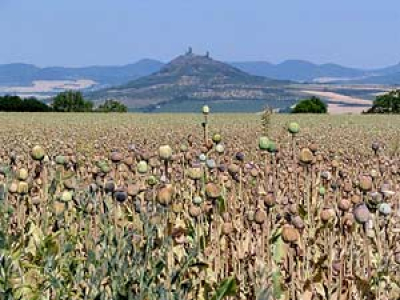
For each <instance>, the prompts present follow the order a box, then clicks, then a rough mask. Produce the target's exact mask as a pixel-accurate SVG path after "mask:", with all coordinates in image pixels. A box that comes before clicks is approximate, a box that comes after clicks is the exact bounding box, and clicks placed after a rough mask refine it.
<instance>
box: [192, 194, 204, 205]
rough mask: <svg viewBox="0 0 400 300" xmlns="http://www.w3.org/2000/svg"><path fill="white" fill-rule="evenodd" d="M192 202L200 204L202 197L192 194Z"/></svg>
mask: <svg viewBox="0 0 400 300" xmlns="http://www.w3.org/2000/svg"><path fill="white" fill-rule="evenodd" d="M192 203H193V204H195V205H201V204H202V203H203V199H202V198H201V197H200V196H194V197H193V199H192Z"/></svg>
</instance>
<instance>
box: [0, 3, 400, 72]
mask: <svg viewBox="0 0 400 300" xmlns="http://www.w3.org/2000/svg"><path fill="white" fill-rule="evenodd" d="M0 40H1V44H0V64H1V63H11V62H26V63H33V64H37V65H39V66H50V65H64V66H84V65H94V64H97V65H109V64H126V63H131V62H135V61H136V60H138V59H141V58H154V59H159V60H162V61H168V60H169V59H171V58H173V57H174V56H176V55H178V54H180V53H183V52H184V51H185V50H186V48H187V47H188V46H189V45H191V46H193V48H194V51H195V52H199V53H202V52H205V51H206V50H209V51H210V52H211V55H212V56H213V57H215V58H218V59H221V60H225V61H249V60H266V61H270V62H273V63H277V62H281V61H283V60H286V59H306V60H311V61H313V62H317V63H326V62H335V63H340V64H344V65H348V66H355V67H368V68H372V67H380V66H386V65H391V64H395V63H398V62H399V61H400V1H399V0H0Z"/></svg>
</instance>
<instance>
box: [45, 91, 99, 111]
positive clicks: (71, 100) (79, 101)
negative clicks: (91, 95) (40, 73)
mask: <svg viewBox="0 0 400 300" xmlns="http://www.w3.org/2000/svg"><path fill="white" fill-rule="evenodd" d="M53 110H54V111H57V112H91V111H92V110H93V103H92V102H91V101H86V100H85V99H84V98H83V95H82V93H81V92H79V91H66V92H62V93H60V94H58V95H57V96H56V97H55V98H54V99H53Z"/></svg>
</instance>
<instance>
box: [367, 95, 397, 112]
mask: <svg viewBox="0 0 400 300" xmlns="http://www.w3.org/2000/svg"><path fill="white" fill-rule="evenodd" d="M367 113H378V114H398V113H400V90H394V91H391V92H389V93H387V94H384V95H381V96H378V97H376V99H375V101H374V104H373V106H372V107H371V108H370V109H369V110H368V111H367Z"/></svg>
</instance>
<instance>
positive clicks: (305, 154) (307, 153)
mask: <svg viewBox="0 0 400 300" xmlns="http://www.w3.org/2000/svg"><path fill="white" fill-rule="evenodd" d="M313 158H314V156H313V154H312V152H311V150H310V149H308V148H303V149H301V151H300V155H299V160H300V161H301V162H302V163H304V164H310V163H311V162H312V161H313Z"/></svg>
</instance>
